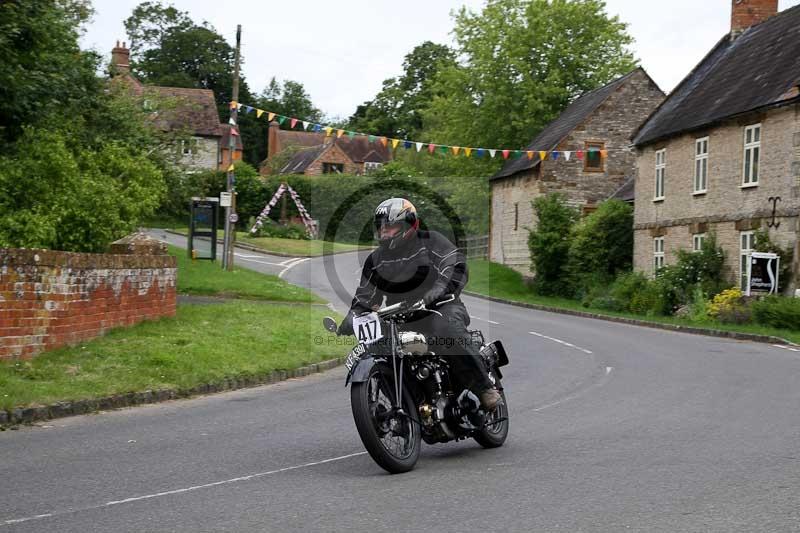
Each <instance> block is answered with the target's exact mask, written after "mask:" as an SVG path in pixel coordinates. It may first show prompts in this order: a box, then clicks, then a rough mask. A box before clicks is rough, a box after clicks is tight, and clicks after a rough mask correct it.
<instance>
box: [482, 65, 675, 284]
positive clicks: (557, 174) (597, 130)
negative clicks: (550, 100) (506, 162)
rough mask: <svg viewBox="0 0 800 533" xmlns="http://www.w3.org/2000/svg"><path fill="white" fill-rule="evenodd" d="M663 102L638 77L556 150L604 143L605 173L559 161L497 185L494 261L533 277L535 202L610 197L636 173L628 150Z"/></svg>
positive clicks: (494, 186)
mask: <svg viewBox="0 0 800 533" xmlns="http://www.w3.org/2000/svg"><path fill="white" fill-rule="evenodd" d="M663 99H664V94H663V93H662V92H661V91H660V90H659V89H658V87H656V86H655V85H654V84H653V83H652V81H651V80H650V78H649V77H648V76H647V75H646V74H645V73H644V72H642V71H637V72H636V73H634V75H633V76H631V78H630V79H629V80H628V81H626V82H625V83H624V84H623V85H622V86H621V87H619V88H618V89H617V90H616V91H615V92H614V93H613V94H612V95H611V96H609V98H608V99H607V100H606V101H605V102H604V103H603V104H601V105H600V106H599V107H598V108H597V109H596V110H595V111H594V113H592V114H591V115H590V116H589V117H587V119H586V120H585V121H584V122H583V123H582V124H580V125H578V127H576V128H575V129H574V130H573V131H572V132H570V133H569V134H568V135H567V136H566V137H565V138H564V139H563V140H562V142H561V143H560V144H559V145H558V147H557V148H556V149H557V150H584V149H585V143H586V142H587V141H599V142H603V143H604V144H605V147H606V149H608V150H609V152H608V157H607V158H606V160H605V162H604V168H603V172H585V171H584V164H583V162H582V161H580V160H578V159H577V158H575V157H573V158H572V159H571V160H570V161H565V160H564V159H563V158H560V159H558V160H557V161H550V160H546V161H544V162H542V163H540V165H541V171H539V170H538V169H537V168H534V169H532V170H530V171H527V172H521V173H519V174H516V175H514V176H511V177H508V178H505V179H500V180H495V181H493V182H492V204H491V220H492V225H491V241H490V243H491V246H490V259H491V260H492V261H495V262H498V263H503V264H505V265H508V266H510V267H512V268H514V269H516V270H518V271H519V272H521V273H523V274H527V275H530V274H531V272H530V262H531V261H530V252H529V250H528V233H529V232H528V228H531V227H534V226H535V224H536V221H535V217H534V212H533V208H532V207H531V202H532V201H533V200H534V199H535V198H537V197H539V196H543V195H546V194H549V193H553V192H559V193H563V194H565V195H566V196H567V198H568V202H569V203H570V204H571V205H573V206H575V207H583V206H586V205H589V206H594V205H596V204H598V203H599V202H602V201H603V200H605V199H606V198H608V197H609V196H610V195H612V194H613V193H614V192H615V191H616V190H617V189H618V188H619V187H621V186H622V184H623V183H624V182H625V181H626V179H627V178H628V177H630V176H632V175H633V173H634V172H635V167H636V154H635V151H634V150H633V148H632V147H631V146H630V137H631V135H632V134H633V131H634V130H635V129H636V128H637V127H638V126H639V125H640V124H641V123H642V122H643V121H644V120H645V119H646V118H647V117H648V116H649V115H650V113H651V112H652V111H653V110H654V109H655V108H656V106H658V105H659V104H660V103H661V101H662V100H663ZM515 213H516V214H517V223H516V229H515V224H514V219H515Z"/></svg>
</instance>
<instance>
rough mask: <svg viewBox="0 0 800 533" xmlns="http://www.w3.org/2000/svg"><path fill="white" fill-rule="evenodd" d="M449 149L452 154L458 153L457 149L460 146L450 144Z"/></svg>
mask: <svg viewBox="0 0 800 533" xmlns="http://www.w3.org/2000/svg"><path fill="white" fill-rule="evenodd" d="M450 149H451V150H452V151H453V155H458V151H459V150H460V149H461V147H460V146H451V147H450Z"/></svg>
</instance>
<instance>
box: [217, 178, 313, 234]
mask: <svg viewBox="0 0 800 533" xmlns="http://www.w3.org/2000/svg"><path fill="white" fill-rule="evenodd" d="M231 167H233V165H231ZM286 192H288V193H289V196H291V198H292V200H293V201H294V205H296V206H297V211H299V212H300V218H301V220H302V221H303V225H304V226H305V227H306V232H307V233H308V235H309V237H311V238H312V239H316V238H317V233H318V229H317V223H316V222H315V221H314V220H313V219H312V218H311V215H309V214H308V211H307V210H306V208H305V206H304V205H303V202H301V201H300V195H299V194H297V192H296V191H295V190H294V189H292V188H291V187H290V186H289V185H288V184H287V183H281V185H280V187H278V190H277V191H275V194H274V195H272V199H271V200H270V201H269V203H268V204H267V205H266V207H264V209H263V210H262V211H261V213H260V214H259V215H258V217H256V221H255V224H253V227H252V228H250V233H255V232H256V231H257V230H258V228H260V227H262V226H263V225H264V220H265V219H266V218H267V217H268V216H269V212H270V211H271V210H272V208H273V207H275V206H276V205H277V204H278V200H280V198H281V197H282V196H283V195H284V194H285V193H286Z"/></svg>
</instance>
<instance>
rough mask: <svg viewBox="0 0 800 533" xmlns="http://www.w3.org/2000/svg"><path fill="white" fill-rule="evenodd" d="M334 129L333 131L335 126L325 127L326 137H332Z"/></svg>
mask: <svg viewBox="0 0 800 533" xmlns="http://www.w3.org/2000/svg"><path fill="white" fill-rule="evenodd" d="M332 131H333V128H331V127H330V126H328V127H327V128H325V137H330V136H331V132H332Z"/></svg>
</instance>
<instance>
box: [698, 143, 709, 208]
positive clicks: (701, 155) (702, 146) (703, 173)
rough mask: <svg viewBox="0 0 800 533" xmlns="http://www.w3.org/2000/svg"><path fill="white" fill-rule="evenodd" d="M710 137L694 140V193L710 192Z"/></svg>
mask: <svg viewBox="0 0 800 533" xmlns="http://www.w3.org/2000/svg"><path fill="white" fill-rule="evenodd" d="M708 139H709V138H708V137H701V138H699V139H695V141H694V194H705V193H706V192H708Z"/></svg>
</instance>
